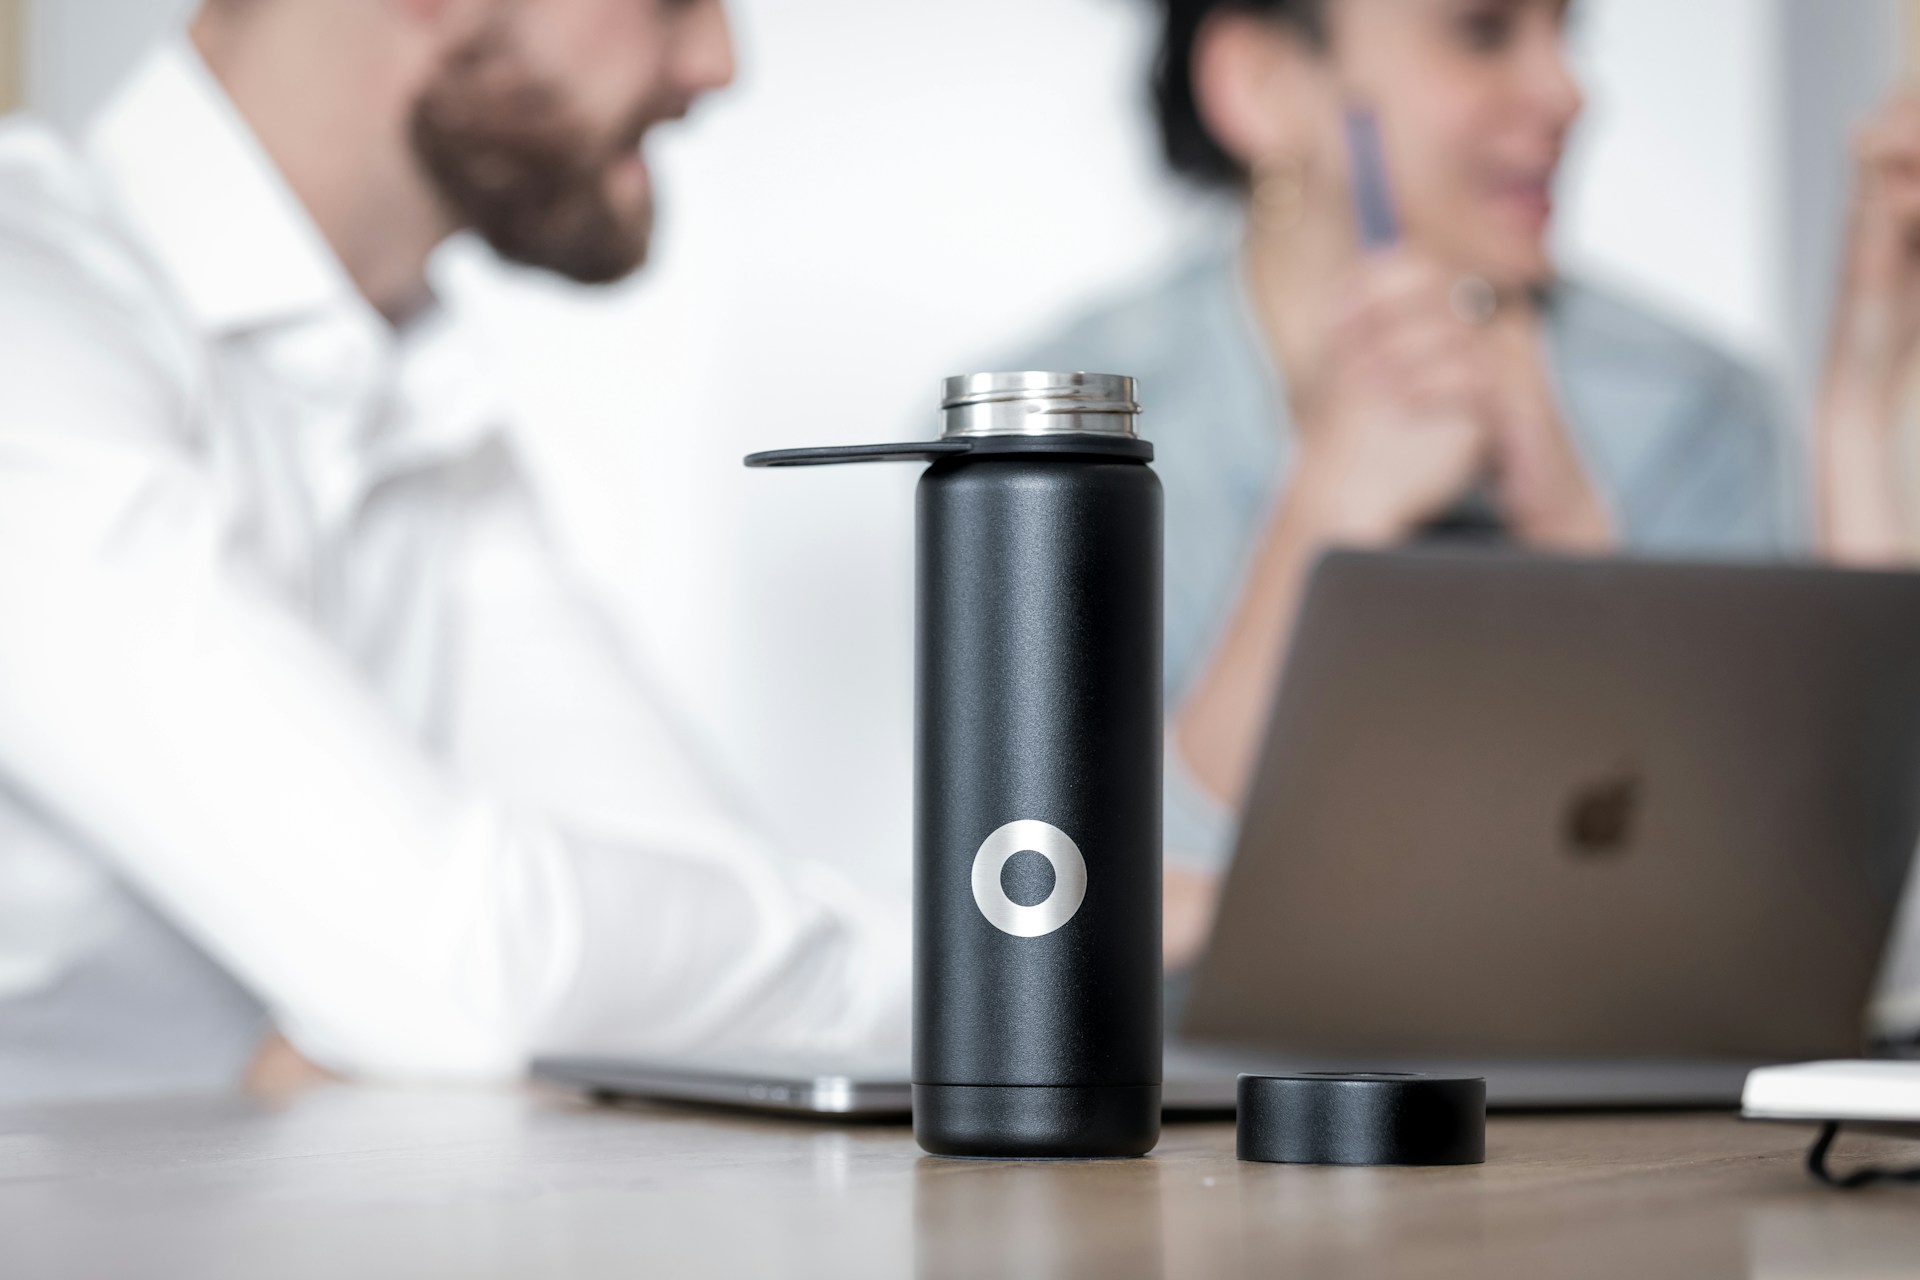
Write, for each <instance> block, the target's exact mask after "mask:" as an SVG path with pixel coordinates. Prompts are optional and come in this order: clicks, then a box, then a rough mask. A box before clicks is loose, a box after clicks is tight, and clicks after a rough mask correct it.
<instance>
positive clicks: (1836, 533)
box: [1817, 95, 1920, 567]
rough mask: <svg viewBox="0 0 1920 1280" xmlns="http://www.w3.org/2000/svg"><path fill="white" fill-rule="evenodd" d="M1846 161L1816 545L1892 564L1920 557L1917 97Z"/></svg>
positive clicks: (1885, 119)
mask: <svg viewBox="0 0 1920 1280" xmlns="http://www.w3.org/2000/svg"><path fill="white" fill-rule="evenodd" d="M1855 155H1856V166H1857V170H1858V173H1857V176H1856V179H1855V191H1854V204H1853V218H1852V226H1851V229H1850V233H1849V236H1848V244H1847V251H1846V256H1845V259H1844V266H1843V274H1842V277H1841V281H1840V291H1839V296H1838V298H1837V299H1836V302H1835V306H1834V313H1833V332H1832V337H1831V340H1830V342H1829V344H1828V348H1827V369H1826V380H1825V385H1824V388H1823V393H1822V395H1821V400H1820V420H1819V425H1818V432H1817V439H1818V448H1819V463H1820V467H1819V470H1820V504H1819V505H1820V539H1821V544H1822V547H1823V549H1824V550H1825V551H1826V553H1827V555H1828V556H1829V557H1831V558H1832V559H1834V560H1837V561H1839V562H1840V563H1842V564H1851V565H1859V566H1864V567H1876V566H1892V565H1898V564H1905V563H1910V562H1912V561H1913V560H1915V559H1916V558H1920V513H1917V512H1916V511H1915V509H1914V508H1915V498H1916V495H1915V493H1914V481H1915V479H1916V478H1920V471H1917V470H1916V467H1915V460H1914V458H1913V457H1912V455H1911V452H1910V447H1909V446H1908V444H1907V443H1906V441H1905V440H1904V439H1903V435H1904V434H1905V433H1903V432H1902V431H1901V426H1902V424H1903V422H1904V421H1905V419H1906V418H1907V417H1908V415H1909V413H1910V410H1911V408H1912V406H1913V403H1914V401H1913V395H1912V393H1913V391H1914V382H1913V372H1914V356H1915V351H1916V347H1920V99H1916V98H1914V97H1912V96H1909V95H1902V96H1901V97H1898V98H1896V99H1894V100H1893V101H1892V102H1890V103H1889V104H1888V105H1887V106H1886V107H1884V108H1883V109H1882V110H1881V111H1880V112H1879V113H1878V114H1877V115H1876V116H1875V117H1874V118H1873V119H1872V120H1870V121H1868V122H1867V124H1866V125H1865V126H1864V127H1862V129H1861V130H1860V133H1859V135H1858V138H1857V140H1856V144H1855Z"/></svg>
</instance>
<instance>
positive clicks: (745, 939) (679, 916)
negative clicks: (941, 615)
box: [0, 0, 906, 1100]
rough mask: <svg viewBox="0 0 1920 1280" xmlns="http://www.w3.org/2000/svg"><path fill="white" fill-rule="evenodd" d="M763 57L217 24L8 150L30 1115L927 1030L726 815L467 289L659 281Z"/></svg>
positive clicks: (773, 856)
mask: <svg viewBox="0 0 1920 1280" xmlns="http://www.w3.org/2000/svg"><path fill="white" fill-rule="evenodd" d="M731 76H732V49H731V45H730V37H729V33H728V29H727V23H726V17H725V15H724V13H723V12H722V9H721V7H720V4H719V0H208V3H207V5H206V7H205V8H204V10H203V11H202V12H201V13H200V14H199V15H198V16H197V18H196V19H195V21H194V23H193V26H192V29H191V33H190V38H189V39H186V40H182V41H179V42H176V43H173V44H170V45H167V46H165V47H163V48H162V49H160V50H159V51H157V52H156V53H154V54H153V55H152V56H150V57H149V58H148V59H147V61H146V62H145V63H144V64H143V65H142V66H141V67H140V68H139V69H138V70H137V71H136V72H135V73H134V74H133V76H132V77H131V78H130V79H129V80H128V82H127V83H126V84H125V85H124V86H122V88H121V90H120V91H119V93H118V94H117V95H116V96H115V97H114V99H113V100H112V101H111V102H110V103H109V105H108V106H107V107H106V109H105V110H104V111H103V113H102V114H101V115H100V117H99V118H98V120H97V121H96V122H95V124H94V125H93V126H92V128H91V129H90V130H89V131H88V133H87V135H86V137H85V139H84V141H83V143H82V144H81V145H79V146H78V147H69V146H68V145H66V144H65V143H63V142H62V141H60V140H59V139H57V138H56V137H55V136H54V135H53V134H52V133H50V132H48V131H47V130H46V129H44V128H43V127H41V126H40V125H38V124H36V123H35V122H33V121H32V120H30V119H20V120H16V121H13V122H11V123H8V124H6V125H4V126H0V1099H11V1100H20V1099H27V1098H48V1097H60V1096H79V1095H96V1096H97V1095H102V1094H112V1093H133V1092H151V1091H161V1090H169V1091H177V1090H181V1089H194V1088H210V1087H221V1086H226V1085H231V1084H233V1083H235V1082H237V1081H238V1080H240V1079H241V1078H242V1076H243V1075H244V1073H245V1072H246V1070H247V1068H248V1064H249V1063H250V1062H252V1061H254V1060H255V1059H256V1055H257V1054H258V1053H259V1051H260V1048H261V1046H262V1045H263V1044H285V1043H291V1045H292V1046H293V1047H294V1048H295V1049H297V1050H298V1052H299V1053H300V1054H302V1055H304V1056H305V1058H306V1059H310V1060H311V1061H313V1062H315V1063H318V1064H320V1065H322V1066H324V1067H326V1068H329V1069H332V1070H334V1071H338V1072H341V1073H344V1074H349V1075H360V1076H380V1077H409V1078H427V1079H476V1078H477V1079H492V1078H509V1077H511V1076H513V1075H514V1074H515V1073H517V1072H518V1071H519V1070H520V1069H521V1068H522V1066H523V1064H524V1063H525V1061H526V1060H527V1058H528V1057H529V1055H531V1054H533V1053H536V1052H540V1051H543V1050H552V1051H590V1050H603V1051H608V1052H652V1053H669V1052H679V1051H694V1050H714V1049H724V1048H732V1047H746V1046H753V1047H769V1048H787V1049H816V1050H835V1051H838V1050H850V1049H853V1050H859V1049H872V1048H893V1047H896V1046H897V1045H899V1044H900V1043H902V1041H903V1039H904V1026H905V1013H906V997H905V990H906V981H905V979H906V973H905V970H906V939H905V929H904V924H903V917H902V913H899V912H895V911H890V910H881V909H880V908H879V907H877V906H876V905H875V904H870V903H867V902H865V901H864V900H863V899H861V898H860V897H859V896H858V895H857V894H856V893H854V892H853V891H852V890H850V889H849V888H848V887H846V886H845V885H843V884H841V883H840V882H838V881H837V880H835V879H834V878H832V877H831V876H829V875H827V874H826V873H825V872H823V871H822V870H820V869H818V868H815V867H810V866H807V865H804V864H801V863H799V862H797V861H795V860H792V859H783V858H781V857H779V856H778V855H777V853H775V852H774V851H771V850H768V849H766V848H765V847H763V846H762V844H761V843H760V842H759V841H758V840H757V839H756V837H755V836H754V835H753V834H752V833H751V832H750V831H749V830H748V829H747V828H746V827H744V826H743V825H742V824H741V822H740V821H739V820H738V818H737V815H735V814H734V813H733V812H731V811H730V809H729V806H728V804H727V803H726V800H725V794H724V787H722V786H721V785H720V784H719V783H718V782H717V780H716V779H715V777H714V776H713V774H712V771H711V769H710V767H709V766H708V764H707V763H706V762H704V761H703V760H702V759H701V758H700V756H699V753H698V751H697V749H696V747H695V745H694V744H693V743H692V742H691V741H690V740H689V738H688V737H687V735H686V734H685V732H684V730H683V729H682V728H681V727H680V726H679V725H678V723H677V721H676V716H675V714H674V709H673V707H672V705H671V703H670V700H669V699H668V698H667V696H666V693H667V691H666V690H665V689H664V688H663V683H664V682H663V681H662V680H661V679H659V678H658V677H657V676H656V675H655V674H654V673H651V672H649V671H648V670H646V669H645V667H644V665H643V664H639V663H637V662H634V661H633V660H631V657H630V655H629V654H628V653H627V652H626V651H625V650H624V649H623V648H622V647H621V646H619V645H617V644H616V643H614V642H613V641H612V640H611V639H610V637H609V631H608V628H607V627H606V626H605V625H604V624H603V621H602V619H601V618H600V617H599V616H597V615H596V614H595V612H594V611H593V609H592V608H591V606H590V605H589V604H588V603H587V602H586V601H585V600H583V599H582V598H581V596H580V594H579V592H578V591H577V590H576V589H575V588H574V587H573V585H572V584H571V583H570V582H569V581H568V578H567V575H566V573H565V571H564V569H563V568H562V566H561V565H560V564H559V562H558V561H557V559H556V557H555V556H554V555H553V553H552V550H551V547H550V541H549V538H548V536H547V533H546V530H545V529H544V527H543V522H542V518H541V512H540V510H539V507H538V504H537V503H536V501H535V499H534V496H533V494H532V493H531V492H530V490H529V487H528V486H527V484H526V483H525V482H524V481H523V479H522V476H521V472H520V469H519V468H518V467H517V466H516V463H515V459H514V455H513V450H512V448H511V445H510V442H509V439H508V437H507V436H506V435H505V434H504V433H503V431H502V428H503V426H504V425H505V423H504V421H503V417H502V415H501V413H500V412H499V411H498V410H497V408H496V406H495V403H494V402H493V401H492V400H491V399H490V398H489V397H488V395H487V394H486V392H485V377H484V375H485V373H486V366H487V362H486V360H485V359H484V358H483V357H481V356H479V355H477V354H476V353H474V352H473V351H471V350H470V349H468V348H467V346H466V345H465V339H464V338H463V335H462V334H461V332H460V330H459V326H458V325H456V324H455V323H453V321H452V320H451V319H450V318H449V317H448V316H447V315H446V314H445V313H443V312H442V311H441V310H440V309H439V308H438V307H437V306H436V304H435V301H434V298H433V295H432V291H431V289H430V287H429V285H428V282H427V260H428V257H429V255H430V254H431V253H432V251H433V250H434V248H435V247H436V246H437V245H439V244H440V243H441V242H443V241H444V240H446V239H447V238H448V237H449V236H452V235H454V234H456V233H458V232H461V231H467V230H471V231H473V232H477V233H478V234H479V235H480V236H481V237H483V238H484V239H485V240H486V241H487V242H488V243H490V244H491V245H492V246H493V248H494V249H495V250H496V251H497V252H498V253H499V254H501V255H502V256H503V257H505V258H507V259H510V260H512V261H514V262H518V263H523V264H527V265H530V266H533V267H538V268H544V269H546V270H549V271H552V272H556V273H558V274H560V275H562V276H565V277H567V278H569V279H572V280H575V281H580V282H584V283H602V282H608V281H614V280H619V279H621V278H623V277H625V276H627V275H629V274H630V273H631V272H633V271H634V270H635V269H637V268H638V267H639V266H640V264H641V263H642V262H643V261H644V260H645V258H646V253H647V242H648V236H649V232H650V229H651V225H652V213H653V197H652V190H651V184H650V180H649V176H648V172H647V168H646V165H645V162H644V161H643V159H642V158H641V155H640V150H639V149H640V145H641V141H642V139H643V137H644V136H645V135H646V134H647V132H648V130H649V129H650V128H651V127H652V126H654V125H656V124H659V123H661V122H664V121H669V120H673V119H675V118H677V117H679V116H681V115H683V114H684V113H685V112H686V111H687V110H688V109H689V108H690V107H691V106H692V105H693V104H694V103H695V102H696V101H697V100H698V99H699V98H700V97H702V96H703V95H704V94H706V93H708V92H710V91H713V90H716V89H719V88H720V87H722V86H724V85H725V84H726V83H727V82H728V80H729V79H730V78H731ZM276 1035H283V1036H284V1037H285V1041H279V1040H276V1039H275V1037H276Z"/></svg>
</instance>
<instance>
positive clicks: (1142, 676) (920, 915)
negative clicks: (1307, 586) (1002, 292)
mask: <svg viewBox="0 0 1920 1280" xmlns="http://www.w3.org/2000/svg"><path fill="white" fill-rule="evenodd" d="M944 409H945V413H946V430H945V433H944V435H943V436H942V437H941V438H940V439H939V440H938V441H934V442H930V443H919V444H900V445H875V446H864V447H854V448H843V449H808V450H791V451H785V452H781V453H772V454H759V455H756V456H754V457H753V458H750V459H748V464H749V465H753V466H782V465H785V466H797V465H817V464H823V463H833V462H859V461H877V460H883V459H906V460H912V459H918V460H924V461H927V462H930V463H931V464H932V465H931V466H930V467H929V468H928V470H927V472H926V474H925V475H924V476H923V477H922V478H921V481H920V492H919V503H918V524H919V529H918V540H919V559H918V566H919V574H918V588H917V590H918V610H919V619H918V636H917V647H918V657H917V663H916V668H917V700H918V706H917V711H916V721H917V733H916V738H917V744H916V751H917V759H916V769H915V789H916V796H915V819H914V821H915V837H914V843H915V876H914V1008H913V1023H914V1031H913V1034H914V1047H913V1057H914V1062H913V1081H914V1084H913V1125H914V1134H915V1136H916V1137H917V1138H918V1139H919V1141H920V1145H921V1146H923V1147H925V1148H926V1149H927V1150H928V1151H930V1152H933V1153H935V1154H938V1155H961V1156H1054V1157H1062V1156H1067V1157H1089V1156H1132V1155H1142V1154H1144V1153H1146V1152H1147V1151H1150V1150H1151V1149H1152V1148H1153V1146H1154V1144H1155V1143H1156V1142H1157V1141H1158V1140H1159V1134H1160V1069H1161V1033H1160V1021H1161V1017H1160V762H1161V734H1162V720H1161V699H1160V680H1161V674H1160V656H1161V610H1162V588H1161V576H1162V568H1161V564H1162V513H1161V493H1160V482H1159V479H1158V478H1157V477H1156V476H1155V475H1154V473H1153V470H1152V468H1151V467H1149V466H1148V465H1147V464H1148V463H1150V462H1151V461H1152V460H1153V447H1152V446H1151V445H1150V444H1148V443H1147V442H1146V441H1144V440H1142V439H1140V437H1139V436H1138V435H1137V434H1136V432H1135V428H1134V424H1135V421H1136V418H1137V416H1138V414H1139V406H1138V405H1137V404H1136V403H1135V400H1134V384H1133V381H1132V379H1130V378H1122V377H1114V376H1110V375H1103V374H1083V373H1069V374H1059V373H1015V374H979V375H975V376H972V377H965V378H953V379H949V380H948V382H947V387H946V400H945V405H944Z"/></svg>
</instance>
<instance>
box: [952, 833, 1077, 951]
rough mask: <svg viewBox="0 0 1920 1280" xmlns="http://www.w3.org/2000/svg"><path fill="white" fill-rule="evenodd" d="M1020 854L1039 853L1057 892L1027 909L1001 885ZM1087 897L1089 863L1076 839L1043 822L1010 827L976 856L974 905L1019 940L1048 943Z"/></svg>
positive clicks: (990, 837) (988, 920)
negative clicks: (1047, 938)
mask: <svg viewBox="0 0 1920 1280" xmlns="http://www.w3.org/2000/svg"><path fill="white" fill-rule="evenodd" d="M1016 853H1037V854H1039V855H1041V856H1042V857H1044V858H1045V859H1046V860H1047V861H1048V862H1051V863H1052V864H1053V892H1052V893H1050V894H1048V895H1047V900H1046V901H1045V902H1042V903H1039V904H1037V905H1035V906H1031V907H1023V906H1021V905H1020V904H1019V903H1017V902H1015V901H1014V900H1013V899H1012V898H1009V897H1008V896H1007V891H1006V890H1005V889H1003V888H1002V887H1001V886H1000V873H1001V871H1003V870H1004V869H1005V868H1006V865H1007V861H1008V859H1010V858H1012V857H1013V855H1014V854H1016ZM1086 896H1087V860H1086V859H1085V858H1083V857H1081V856H1080V846H1079V845H1077V844H1075V843H1074V842H1073V839H1072V837H1070V836H1069V835H1067V833H1066V832H1064V831H1062V830H1061V829H1060V828H1058V827H1055V826H1049V825H1048V824H1047V823H1044V822H1034V821H1032V820H1023V821H1020V822H1009V823H1008V824H1007V825H1006V826H1004V827H1002V828H1000V829H999V830H998V831H996V832H994V833H993V834H992V835H990V836H988V837H987V839H986V843H985V844H982V845H981V846H980V852H978V853H976V854H974V855H973V900H974V903H975V904H976V905H977V906H979V908H980V914H981V915H983V916H985V917H986V918H987V923H988V924H991V925H992V926H993V927H994V928H996V929H998V930H999V931H1000V932H1002V933H1010V934H1012V935H1013V936H1014V937H1016V938H1044V937H1045V936H1046V935H1048V934H1050V933H1052V932H1054V931H1055V930H1057V929H1061V928H1064V927H1065V925H1066V923H1067V921H1069V920H1071V919H1073V917H1074V915H1075V913H1077V912H1078V911H1079V910H1080V904H1081V903H1082V902H1083V901H1085V900H1086Z"/></svg>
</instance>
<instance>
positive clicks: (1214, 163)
mask: <svg viewBox="0 0 1920 1280" xmlns="http://www.w3.org/2000/svg"><path fill="white" fill-rule="evenodd" d="M1327 2H1328V0H1159V3H1160V6H1161V8H1162V9H1163V10H1165V12H1166V25H1165V27H1164V28H1163V29H1162V32H1161V37H1160V53H1159V56H1158V57H1157V58H1155V60H1154V67H1153V105H1154V109H1155V111H1156V113H1157V114H1158V115H1159V117H1160V140H1161V145H1162V146H1163V147H1164V148H1165V149H1166V153H1167V163H1168V164H1170V165H1172V166H1173V168H1174V171H1175V172H1176V173H1179V174H1181V175H1183V176H1185V177H1187V178H1190V179H1192V180H1193V181H1194V182H1197V183H1201V184H1202V185H1205V186H1237V185H1239V184H1241V183H1244V182H1245V181H1246V179H1247V174H1246V170H1245V169H1244V168H1243V167H1242V166H1241V164H1240V163H1239V161H1237V160H1235V159H1234V158H1233V157H1232V156H1230V155H1228V154H1227V153H1226V151H1225V150H1224V149H1223V148H1222V147H1221V146H1220V144H1219V143H1218V142H1217V141H1215V140H1214V137H1213V134H1212V133H1211V132H1209V131H1208V129H1207V125H1206V122H1205V121H1204V120H1202V119H1201V118H1200V104H1199V101H1198V100H1197V99H1196V97H1195V95H1194V91H1193V46H1194V42H1195V41H1196V40H1197V39H1198V38H1199V35H1200V28H1201V27H1202V26H1204V25H1205V24H1206V21H1207V19H1208V18H1210V17H1212V16H1213V15H1214V14H1216V13H1249V14H1257V15H1261V16H1264V17H1268V18H1271V19H1273V20H1274V21H1275V22H1279V23H1283V24H1285V25H1287V26H1290V27H1292V28H1294V29H1295V30H1296V31H1298V32H1300V33H1301V34H1302V35H1304V36H1306V37H1307V38H1308V39H1309V40H1312V41H1314V42H1315V43H1318V42H1319V41H1320V40H1322V39H1323V38H1324V37H1325V34H1326V27H1325V19H1326V8H1327Z"/></svg>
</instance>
